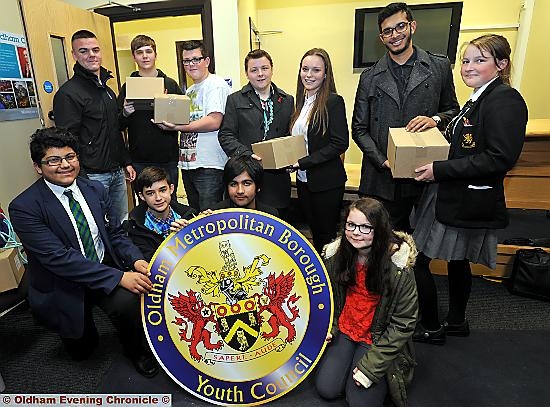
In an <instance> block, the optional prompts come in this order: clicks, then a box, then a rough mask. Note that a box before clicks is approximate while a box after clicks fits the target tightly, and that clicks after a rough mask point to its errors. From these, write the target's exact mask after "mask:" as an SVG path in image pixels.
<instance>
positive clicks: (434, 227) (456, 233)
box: [412, 183, 497, 269]
mask: <svg viewBox="0 0 550 407" xmlns="http://www.w3.org/2000/svg"><path fill="white" fill-rule="evenodd" d="M437 187H438V186H437V183H435V184H430V185H428V187H427V188H426V189H425V190H424V193H423V195H422V197H421V198H420V202H419V204H418V207H417V210H416V212H415V215H414V217H413V222H412V223H413V225H414V226H413V227H414V228H415V229H414V233H413V238H414V241H415V243H416V248H417V249H418V251H419V252H423V253H424V254H425V255H426V256H428V257H430V258H432V259H441V260H446V261H449V260H464V259H468V260H469V261H470V262H472V263H479V264H484V265H486V266H488V267H490V268H492V269H494V268H495V267H496V260H497V233H496V230H495V229H466V228H457V227H453V226H448V225H444V224H442V223H440V222H439V221H438V220H437V219H436V218H435V202H436V198H437Z"/></svg>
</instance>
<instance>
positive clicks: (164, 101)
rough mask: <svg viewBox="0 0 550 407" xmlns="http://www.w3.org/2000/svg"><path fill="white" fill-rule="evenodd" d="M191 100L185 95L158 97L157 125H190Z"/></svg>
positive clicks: (156, 99)
mask: <svg viewBox="0 0 550 407" xmlns="http://www.w3.org/2000/svg"><path fill="white" fill-rule="evenodd" d="M190 109H191V99H189V97H188V96H185V95H172V94H168V95H164V94H162V95H156V96H155V118H154V120H155V123H162V122H163V121H165V122H168V123H174V124H188V123H189V113H190Z"/></svg>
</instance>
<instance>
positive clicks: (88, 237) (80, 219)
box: [63, 189, 99, 261]
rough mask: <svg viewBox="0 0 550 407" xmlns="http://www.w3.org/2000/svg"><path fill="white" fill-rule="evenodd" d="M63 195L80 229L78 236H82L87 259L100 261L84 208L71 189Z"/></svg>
mask: <svg viewBox="0 0 550 407" xmlns="http://www.w3.org/2000/svg"><path fill="white" fill-rule="evenodd" d="M63 194H64V195H65V196H66V197H67V198H69V207H70V208H71V212H72V213H73V216H74V220H75V221H76V227H77V229H78V234H79V235H80V240H82V246H84V253H85V254H86V258H87V259H88V260H92V261H99V258H98V257H97V252H96V250H95V246H94V239H93V238H92V232H90V226H89V225H88V221H87V220H86V216H84V212H83V211H82V207H81V206H80V204H79V203H78V201H77V200H76V199H74V197H73V191H71V190H70V189H67V190H65V192H63Z"/></svg>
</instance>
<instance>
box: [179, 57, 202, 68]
mask: <svg viewBox="0 0 550 407" xmlns="http://www.w3.org/2000/svg"><path fill="white" fill-rule="evenodd" d="M205 58H206V57H194V58H191V59H183V60H182V61H181V62H182V63H183V65H185V66H189V65H198V64H200V63H201V61H202V60H203V59H205Z"/></svg>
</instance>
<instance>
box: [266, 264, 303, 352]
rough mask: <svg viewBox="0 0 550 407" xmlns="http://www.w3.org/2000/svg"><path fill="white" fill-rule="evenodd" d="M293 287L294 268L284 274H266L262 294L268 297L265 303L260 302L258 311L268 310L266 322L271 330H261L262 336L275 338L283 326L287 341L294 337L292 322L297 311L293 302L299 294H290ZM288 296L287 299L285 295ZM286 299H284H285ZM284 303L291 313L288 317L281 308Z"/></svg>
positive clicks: (296, 316)
mask: <svg viewBox="0 0 550 407" xmlns="http://www.w3.org/2000/svg"><path fill="white" fill-rule="evenodd" d="M293 287H294V270H291V271H290V273H288V274H286V275H285V274H284V273H281V274H280V275H278V276H277V277H275V273H270V274H269V275H268V276H267V279H266V284H265V286H264V289H263V294H264V295H265V296H267V297H268V298H269V302H268V303H267V304H264V303H262V301H259V302H260V313H262V312H263V311H269V312H270V313H271V316H270V317H269V319H268V320H267V323H268V324H269V326H270V327H271V332H263V333H262V338H264V339H267V338H275V337H276V336H277V335H279V332H280V329H279V327H280V326H284V327H285V328H286V329H287V331H288V334H287V337H286V341H287V342H289V343H290V342H292V341H293V340H294V338H295V337H296V328H294V325H293V324H292V322H293V321H294V320H295V319H296V318H298V316H299V311H298V307H296V306H294V303H295V302H296V301H298V300H299V299H300V298H301V296H298V297H297V296H296V294H292V295H290V292H291V291H292V288H293ZM289 295H290V297H289V298H288V299H287V297H288V296H289ZM285 300H286V301H285ZM285 303H286V306H287V307H288V310H289V311H290V313H291V317H290V318H289V317H288V316H287V314H286V312H285V310H284V309H283V304H285Z"/></svg>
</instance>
